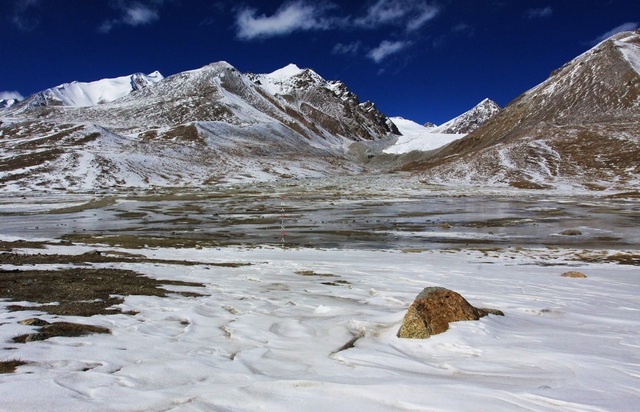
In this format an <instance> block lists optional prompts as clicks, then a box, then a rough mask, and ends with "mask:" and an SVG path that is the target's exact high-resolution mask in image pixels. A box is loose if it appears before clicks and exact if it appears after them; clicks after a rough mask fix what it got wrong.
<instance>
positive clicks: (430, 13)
mask: <svg viewBox="0 0 640 412" xmlns="http://www.w3.org/2000/svg"><path fill="white" fill-rule="evenodd" d="M439 12H440V9H439V8H438V7H435V6H428V5H426V4H425V5H424V7H423V8H422V12H421V13H420V14H418V15H417V16H416V17H414V18H412V19H411V20H409V22H408V23H407V30H408V31H414V30H417V29H419V28H421V27H422V26H424V25H425V23H427V22H428V21H430V20H432V19H433V18H434V17H436V16H437V15H438V13H439Z"/></svg>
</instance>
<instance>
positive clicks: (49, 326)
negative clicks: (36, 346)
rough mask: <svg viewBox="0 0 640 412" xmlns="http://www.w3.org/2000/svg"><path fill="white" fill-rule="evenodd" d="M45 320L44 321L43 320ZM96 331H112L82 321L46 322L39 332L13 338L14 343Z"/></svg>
mask: <svg viewBox="0 0 640 412" xmlns="http://www.w3.org/2000/svg"><path fill="white" fill-rule="evenodd" d="M43 322H44V321H43ZM94 333H111V331H110V330H109V329H107V328H103V327H101V326H94V325H83V324H80V323H71V322H55V323H48V322H45V324H44V325H42V326H40V327H39V328H38V331H37V332H34V333H27V334H24V335H20V336H16V337H15V338H13V342H14V343H27V342H35V341H40V340H46V339H49V338H55V337H59V336H64V337H78V336H86V335H91V334H94Z"/></svg>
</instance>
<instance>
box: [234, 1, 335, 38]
mask: <svg viewBox="0 0 640 412" xmlns="http://www.w3.org/2000/svg"><path fill="white" fill-rule="evenodd" d="M326 9H327V8H326V7H325V6H318V5H314V4H310V3H307V2H306V1H294V2H290V3H285V4H283V5H282V6H280V8H279V9H278V10H277V11H276V12H275V14H273V15H272V16H266V15H264V14H263V15H260V16H256V14H257V10H255V9H249V8H247V9H243V10H241V11H240V12H239V13H238V14H237V16H236V26H237V36H238V38H240V39H243V40H252V39H255V38H266V37H275V36H284V35H287V34H290V33H293V32H295V31H307V30H319V29H328V28H330V26H331V24H330V23H329V21H328V20H326V19H325V18H324V13H325V11H326Z"/></svg>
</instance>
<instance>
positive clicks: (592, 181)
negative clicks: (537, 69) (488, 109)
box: [404, 30, 640, 188]
mask: <svg viewBox="0 0 640 412" xmlns="http://www.w3.org/2000/svg"><path fill="white" fill-rule="evenodd" d="M637 61H640V30H637V31H635V32H624V33H619V34H617V35H614V36H612V37H611V38H609V39H607V40H605V41H603V42H601V43H599V44H598V45H596V46H595V47H593V48H591V49H589V50H588V51H586V52H584V53H583V54H581V55H579V56H577V57H576V58H574V59H572V60H571V61H569V62H567V63H566V64H565V65H563V66H562V67H560V68H559V69H557V70H555V71H554V72H552V74H551V75H550V77H549V78H548V79H547V80H545V81H543V82H542V83H540V84H539V85H537V86H535V87H533V88H532V89H530V90H528V91H526V92H524V93H523V94H521V95H520V96H519V97H517V98H516V99H514V100H513V101H512V102H510V103H509V104H508V105H507V106H506V107H505V108H504V109H503V110H502V111H501V112H500V113H499V114H497V115H496V116H494V117H493V118H491V119H490V120H489V121H487V122H486V123H485V124H484V125H482V126H481V127H479V128H478V129H476V130H474V131H472V132H471V133H469V134H468V135H467V136H466V137H465V138H463V139H460V140H458V141H455V142H453V143H451V144H449V145H448V146H446V147H445V148H443V150H441V151H440V152H439V153H437V154H436V155H435V156H433V157H432V158H430V159H427V160H421V161H419V162H414V163H413V164H410V165H408V166H406V167H405V168H404V169H405V170H410V171H414V172H416V173H419V174H421V175H423V176H425V177H428V178H429V179H434V180H437V181H443V182H444V181H450V182H459V183H467V184H487V183H489V184H504V185H510V186H515V187H530V188H546V187H554V186H558V185H564V184H578V185H581V186H582V187H591V188H605V187H609V186H619V187H629V186H633V185H635V184H636V183H637V182H638V176H639V175H640V165H639V164H638V162H637V159H638V158H640V127H639V126H640V121H639V119H640V72H639V71H638V70H637V69H638V67H640V64H639V65H634V63H635V62H637Z"/></svg>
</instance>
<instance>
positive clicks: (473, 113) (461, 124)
mask: <svg viewBox="0 0 640 412" xmlns="http://www.w3.org/2000/svg"><path fill="white" fill-rule="evenodd" d="M498 113H500V106H498V105H497V104H496V103H495V102H494V101H493V100H489V99H484V100H483V101H481V102H480V103H478V104H477V105H476V106H475V107H473V108H472V109H470V110H468V111H466V112H464V113H462V114H461V115H459V116H456V117H454V118H453V119H451V120H449V121H448V122H446V123H443V124H441V125H440V126H436V127H434V128H433V129H431V132H432V133H445V134H452V133H453V134H461V133H465V134H466V133H470V132H472V131H474V130H476V129H477V128H478V127H480V126H481V125H483V124H484V123H486V122H487V121H488V120H489V119H491V118H492V117H493V116H495V115H496V114H498Z"/></svg>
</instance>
